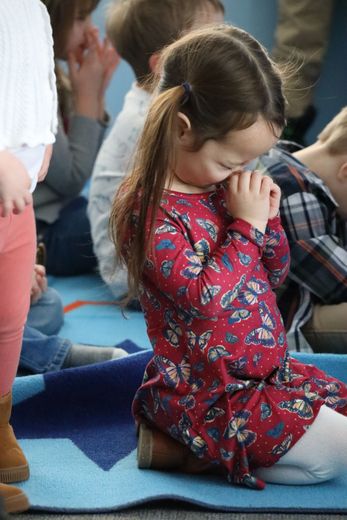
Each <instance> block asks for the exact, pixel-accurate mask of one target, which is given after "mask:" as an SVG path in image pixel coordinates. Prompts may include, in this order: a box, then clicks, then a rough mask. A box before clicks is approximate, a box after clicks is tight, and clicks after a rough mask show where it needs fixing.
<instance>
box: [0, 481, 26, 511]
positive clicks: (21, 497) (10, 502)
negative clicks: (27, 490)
mask: <svg viewBox="0 0 347 520" xmlns="http://www.w3.org/2000/svg"><path fill="white" fill-rule="evenodd" d="M0 496H1V498H2V500H3V504H4V507H5V511H6V513H21V512H22V511H26V510H27V509H29V507H30V505H29V500H28V499H27V496H26V495H25V494H24V492H23V491H22V490H21V489H19V488H17V487H14V486H8V485H7V484H0Z"/></svg>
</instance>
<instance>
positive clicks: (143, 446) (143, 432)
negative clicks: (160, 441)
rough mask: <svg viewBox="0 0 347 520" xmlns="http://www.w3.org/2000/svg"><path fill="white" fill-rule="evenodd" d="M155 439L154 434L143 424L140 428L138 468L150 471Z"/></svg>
mask: <svg viewBox="0 0 347 520" xmlns="http://www.w3.org/2000/svg"><path fill="white" fill-rule="evenodd" d="M152 451H153V437H152V432H151V430H150V429H149V428H147V427H146V426H145V425H144V424H143V423H141V424H140V427H139V438H138V442H137V467H138V468H140V469H148V468H150V467H151V464H152Z"/></svg>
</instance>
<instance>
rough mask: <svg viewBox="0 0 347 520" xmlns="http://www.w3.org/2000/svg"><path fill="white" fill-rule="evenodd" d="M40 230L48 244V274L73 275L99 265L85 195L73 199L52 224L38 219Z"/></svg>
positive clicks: (91, 269)
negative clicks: (94, 249)
mask: <svg viewBox="0 0 347 520" xmlns="http://www.w3.org/2000/svg"><path fill="white" fill-rule="evenodd" d="M37 230H38V234H39V236H40V240H41V239H42V240H43V242H44V244H45V246H46V252H47V261H46V271H47V273H48V274H53V275H58V276H72V275H77V274H83V273H90V272H92V271H93V270H94V269H95V268H96V266H97V262H96V258H95V255H94V251H93V243H92V238H91V235H90V223H89V220H88V217H87V199H85V197H76V198H75V199H73V200H72V201H71V202H70V203H69V204H67V205H66V206H65V207H64V208H63V209H62V210H61V212H60V214H59V217H58V219H57V220H56V221H55V222H53V223H52V224H47V223H43V222H41V221H37Z"/></svg>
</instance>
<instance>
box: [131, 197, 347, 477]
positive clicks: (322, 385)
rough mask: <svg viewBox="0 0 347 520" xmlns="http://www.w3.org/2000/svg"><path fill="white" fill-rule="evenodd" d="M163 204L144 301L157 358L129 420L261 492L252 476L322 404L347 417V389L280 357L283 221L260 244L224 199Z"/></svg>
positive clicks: (284, 448) (273, 459) (282, 352)
mask: <svg viewBox="0 0 347 520" xmlns="http://www.w3.org/2000/svg"><path fill="white" fill-rule="evenodd" d="M165 199H166V200H165V201H164V203H163V204H164V206H163V208H162V209H159V214H158V225H157V227H156V229H155V230H154V248H153V252H152V251H151V253H150V255H149V256H148V258H147V259H146V262H145V272H146V276H148V280H150V282H151V283H150V284H148V285H146V284H144V287H143V289H142V290H141V294H140V298H141V304H142V305H143V307H144V310H145V313H146V320H147V322H148V331H149V335H150V340H151V343H152V344H153V348H154V356H153V358H152V360H151V361H150V362H149V365H148V367H147V370H146V375H145V377H144V381H143V386H142V387H141V389H140V390H139V391H138V392H137V393H136V397H135V400H134V408H133V410H134V414H135V416H136V418H137V420H139V419H140V418H141V417H145V418H146V419H147V420H149V421H152V422H153V423H154V424H158V425H159V426H160V428H161V429H162V430H163V431H166V432H167V433H168V434H169V435H171V436H172V437H173V438H175V439H177V440H178V441H179V442H182V443H183V444H185V445H186V446H188V447H190V449H191V450H192V451H193V452H194V453H195V454H196V455H197V456H201V457H204V458H207V459H209V460H210V461H211V462H212V463H215V462H219V463H220V464H221V465H223V466H224V467H225V468H226V470H227V472H228V474H229V478H230V480H231V481H232V482H236V483H241V484H244V485H247V486H250V487H261V483H259V481H258V479H256V478H255V477H254V476H252V474H251V470H250V467H256V465H257V464H260V465H267V466H270V465H271V464H274V463H275V462H276V461H277V460H278V458H279V457H281V456H283V455H284V454H285V453H287V451H288V450H289V449H290V448H291V446H292V445H293V444H294V443H295V442H296V441H297V440H298V439H299V438H300V437H301V436H302V435H303V434H304V433H305V431H306V430H307V427H309V426H310V425H311V424H312V421H313V420H314V418H315V416H316V415H317V413H318V411H319V408H320V406H321V405H322V404H323V403H325V404H327V405H328V406H331V408H333V409H338V410H339V411H343V412H344V413H345V410H346V407H347V387H346V385H344V384H343V383H340V382H337V381H332V380H331V379H329V377H328V376H326V377H327V378H326V379H325V375H324V374H323V376H322V375H321V372H320V371H318V369H317V371H316V372H313V371H312V369H310V371H309V374H308V373H307V374H306V372H305V365H303V364H301V363H300V362H298V361H296V360H293V359H292V358H291V357H290V356H289V354H288V353H287V344H286V337H285V333H284V328H283V323H282V320H281V317H280V315H279V312H278V309H277V306H276V299H275V296H274V294H273V292H272V289H271V287H272V285H273V283H274V282H275V283H277V282H279V281H280V280H281V279H282V278H283V277H284V275H285V273H286V272H287V269H288V265H289V256H288V247H287V243H286V239H285V235H284V232H283V230H282V228H281V226H280V223H279V221H278V220H277V223H274V224H271V225H269V228H268V229H267V230H266V234H265V235H263V234H262V233H260V232H258V231H257V230H254V229H253V228H252V227H251V226H249V224H247V223H246V224H245V223H243V222H242V221H238V222H237V224H235V225H234V222H233V221H232V219H231V217H230V216H229V215H226V205H225V201H224V198H223V197H222V195H221V193H220V192H218V194H217V193H215V192H214V193H212V194H211V193H209V194H201V196H197V195H196V194H195V195H194V196H192V197H190V196H189V195H187V196H184V195H179V196H178V195H177V194H176V195H171V194H170V193H169V192H167V193H165ZM261 255H263V257H262V258H261V259H259V260H257V258H260V256H261ZM263 259H264V262H263ZM211 309H212V311H211Z"/></svg>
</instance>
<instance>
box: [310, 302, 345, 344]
mask: <svg viewBox="0 0 347 520" xmlns="http://www.w3.org/2000/svg"><path fill="white" fill-rule="evenodd" d="M346 316H347V303H339V304H337V305H315V306H314V309H313V315H312V318H311V319H310V321H309V322H308V323H307V324H306V325H305V327H303V333H304V335H305V337H306V339H307V341H308V342H309V344H310V345H311V347H312V349H313V351H314V352H333V353H335V354H347V321H346Z"/></svg>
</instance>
